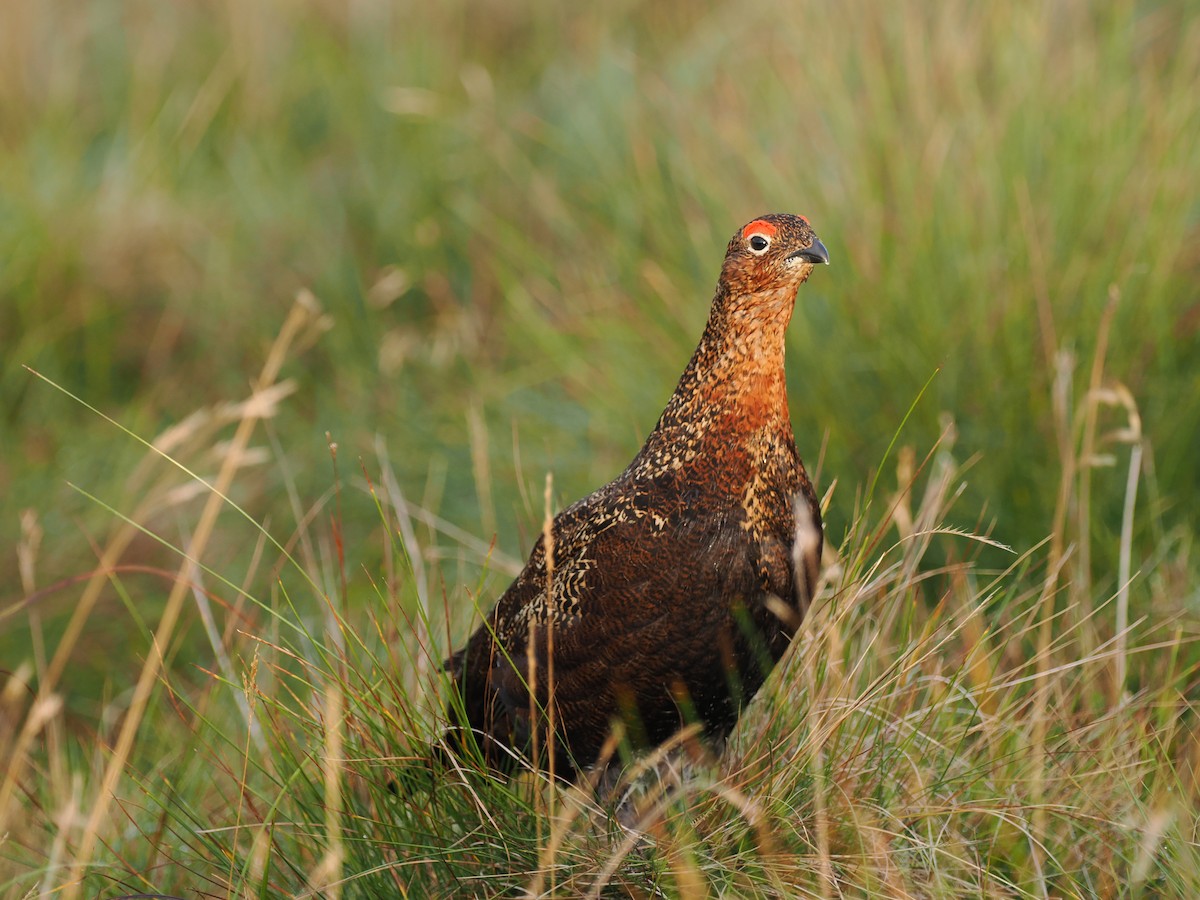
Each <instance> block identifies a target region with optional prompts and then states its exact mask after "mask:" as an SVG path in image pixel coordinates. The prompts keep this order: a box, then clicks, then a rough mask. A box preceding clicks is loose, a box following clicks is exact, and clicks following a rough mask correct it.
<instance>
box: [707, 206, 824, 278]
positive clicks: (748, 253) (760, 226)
mask: <svg viewBox="0 0 1200 900" xmlns="http://www.w3.org/2000/svg"><path fill="white" fill-rule="evenodd" d="M818 263H825V264H828V263H829V251H828V250H826V249H825V245H824V244H822V243H821V241H820V240H819V239H818V238H817V236H816V235H815V234H814V233H813V230H812V226H810V225H809V224H808V219H806V218H804V216H794V215H789V214H787V213H775V214H772V215H767V216H760V217H759V218H757V219H755V220H754V221H753V222H750V223H748V224H746V225H744V226H742V227H741V228H740V229H738V231H737V233H736V234H735V235H734V236H733V239H732V240H731V241H730V242H729V247H728V249H727V250H726V251H725V264H724V266H722V267H721V282H722V284H723V285H724V286H725V287H726V289H727V290H728V291H729V292H730V293H731V294H733V295H735V296H736V295H739V294H740V295H754V294H764V293H770V294H773V295H775V294H779V293H780V292H783V293H786V294H789V295H791V297H794V296H795V290H796V288H798V287H799V286H800V285H801V284H803V283H804V281H805V280H806V279H807V278H808V276H809V275H810V274H811V273H812V270H813V268H814V267H815V266H816V265H817V264H818ZM789 299H790V298H789Z"/></svg>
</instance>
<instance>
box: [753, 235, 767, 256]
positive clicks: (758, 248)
mask: <svg viewBox="0 0 1200 900" xmlns="http://www.w3.org/2000/svg"><path fill="white" fill-rule="evenodd" d="M770 246H771V239H770V238H767V237H763V236H762V235H761V234H752V235H750V249H751V250H753V251H754V252H755V253H764V252H766V249H767V248H768V247H770Z"/></svg>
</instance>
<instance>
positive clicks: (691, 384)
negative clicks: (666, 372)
mask: <svg viewBox="0 0 1200 900" xmlns="http://www.w3.org/2000/svg"><path fill="white" fill-rule="evenodd" d="M794 298H795V289H794V288H793V289H792V291H791V292H790V296H783V295H781V296H780V297H779V298H769V299H770V300H773V301H774V302H767V303H764V302H763V298H762V297H755V298H747V300H746V302H739V300H740V299H741V298H733V297H729V296H722V295H721V294H720V293H718V296H717V299H716V301H714V303H713V309H712V313H711V315H710V317H709V320H708V325H707V327H706V328H705V330H704V336H703V337H702V338H701V339H700V344H699V346H698V347H697V348H696V352H695V353H693V354H692V358H691V361H690V362H689V363H688V365H687V368H686V369H685V370H684V372H683V376H682V377H681V378H680V380H679V385H678V387H676V389H675V393H674V394H673V395H672V396H671V400H670V402H669V403H668V404H667V408H666V410H664V412H663V414H662V417H661V418H660V419H659V422H658V425H657V426H656V427H655V429H654V433H653V434H652V435H651V437H650V440H649V441H648V442H647V446H648V447H649V446H650V444H651V443H653V442H656V441H663V442H673V441H678V440H680V439H683V440H688V439H690V440H693V441H698V442H707V440H708V439H710V438H712V439H716V440H722V441H729V440H737V439H738V436H739V435H751V434H761V433H762V432H763V431H764V430H770V431H775V432H782V433H784V434H786V435H787V436H788V438H789V440H790V436H791V430H792V427H791V419H790V417H789V414H788V400H787V384H786V380H785V377H784V339H785V335H786V331H787V326H788V322H789V320H790V319H791V309H792V303H793V301H794ZM751 301H753V302H751Z"/></svg>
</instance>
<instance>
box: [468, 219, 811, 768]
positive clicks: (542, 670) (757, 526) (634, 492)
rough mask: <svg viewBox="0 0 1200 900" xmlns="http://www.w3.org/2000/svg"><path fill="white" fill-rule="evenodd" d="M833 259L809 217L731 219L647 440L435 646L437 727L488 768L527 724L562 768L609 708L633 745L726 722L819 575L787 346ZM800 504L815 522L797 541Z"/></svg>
mask: <svg viewBox="0 0 1200 900" xmlns="http://www.w3.org/2000/svg"><path fill="white" fill-rule="evenodd" d="M828 262H829V254H828V252H827V251H826V249H825V246H824V245H823V244H822V243H821V242H820V240H818V239H817V236H816V235H815V234H814V233H813V230H812V228H811V227H810V226H809V224H808V220H807V219H805V218H804V217H803V216H794V215H767V216H762V217H761V218H758V219H755V220H754V221H753V222H750V223H749V224H748V225H746V226H745V227H744V228H742V229H740V230H739V231H738V232H737V234H735V235H734V236H733V239H732V240H731V241H730V242H729V247H728V249H727V250H726V253H725V263H724V265H723V266H722V267H721V278H720V280H719V281H718V282H717V292H716V296H715V297H714V298H713V302H712V311H711V313H710V315H709V319H708V325H707V327H706V328H705V329H704V335H703V337H701V339H700V346H699V347H697V348H696V352H695V353H694V354H693V355H692V359H691V362H689V363H688V365H687V368H686V369H685V370H684V372H683V377H681V378H680V379H679V385H678V387H676V388H675V393H674V394H673V395H672V396H671V399H670V402H668V403H667V408H666V410H664V412H663V414H662V417H661V418H660V419H659V420H658V424H657V425H656V426H655V427H654V430H653V431H652V432H651V433H650V436H649V437H648V438H647V439H646V444H645V446H643V447H642V449H641V451H640V452H639V453H638V454H637V456H636V457H634V459H633V462H631V463H630V464H629V467H628V468H627V469H626V470H625V471H624V472H622V473H621V474H620V475H619V476H618V477H617V478H616V479H615V480H614V481H612V482H610V483H609V484H607V485H605V486H604V487H602V488H601V489H600V490H598V491H596V492H595V493H594V494H591V495H590V496H588V497H585V498H584V499H582V500H580V501H579V502H577V503H575V504H574V505H572V506H570V507H568V508H567V509H565V510H564V511H563V512H562V513H561V514H559V516H558V517H557V518H556V519H555V520H554V523H553V528H552V531H551V537H552V540H551V543H552V545H553V565H552V566H550V567H549V568H550V571H549V572H547V565H546V540H545V535H543V536H542V537H541V538H539V539H538V541H537V544H536V545H535V546H534V548H533V552H532V553H531V554H530V557H529V561H528V562H527V563H526V565H525V568H524V570H522V572H521V574H520V575H518V576H517V578H516V580H515V581H514V582H513V583H512V585H510V586H509V588H508V590H506V591H505V592H504V594H503V595H502V596H501V597H500V599H499V601H498V602H497V603H496V606H495V608H494V609H493V610H492V611H491V613H490V614H489V615H488V617H487V619H486V621H485V622H484V623H483V625H482V626H481V627H480V628H479V629H478V630H477V631H476V632H475V633H474V634H473V635H472V636H471V638H470V640H469V641H468V642H467V645H466V646H465V647H464V648H463V649H462V650H460V651H458V652H457V653H455V654H454V656H453V657H451V659H450V660H448V661H447V663H446V670H447V671H448V673H449V674H450V676H451V678H452V679H453V681H454V684H455V687H456V689H457V691H458V693H459V695H460V699H461V704H454V705H453V706H454V712H453V713H452V716H453V718H454V720H455V725H454V727H452V728H451V730H450V732H449V733H448V734H447V743H448V744H449V746H450V747H451V748H453V749H454V750H455V751H456V752H461V749H462V747H463V746H464V743H465V742H466V741H467V740H468V738H467V735H468V734H469V733H470V734H473V735H474V738H475V740H477V741H478V746H479V747H480V748H481V751H482V753H483V757H484V759H485V760H487V762H488V763H489V764H490V765H492V766H495V767H497V768H508V767H509V765H510V764H511V760H512V758H513V753H512V752H511V751H516V752H517V753H528V752H529V750H530V749H531V747H532V746H534V738H535V735H534V731H535V729H536V732H537V734H536V746H537V747H538V748H539V758H538V759H536V760H535V761H534V762H535V763H536V764H537V765H540V766H546V765H547V763H548V759H547V745H548V744H550V745H553V747H554V750H553V752H554V755H555V758H554V764H555V771H556V772H557V773H559V774H560V775H562V776H564V777H570V776H572V775H574V774H575V773H577V772H578V771H580V769H582V768H586V767H587V766H589V765H591V764H592V763H594V762H595V761H596V759H597V757H598V755H599V754H600V751H601V747H602V746H603V744H604V742H605V740H606V738H607V736H608V734H609V732H610V730H611V727H612V723H613V721H614V720H616V719H620V720H623V721H624V722H625V724H626V726H627V733H628V734H630V735H631V736H632V737H633V738H634V740H635V742H636V743H638V744H641V745H654V744H657V743H661V742H662V741H664V740H666V739H667V738H668V737H670V736H671V735H672V734H673V733H674V732H675V731H677V730H678V729H679V728H680V726H681V725H682V724H683V723H684V722H686V721H688V720H690V719H698V720H699V721H700V722H702V723H703V725H704V727H705V730H706V732H707V733H708V734H709V735H710V736H713V737H717V738H720V737H724V736H725V735H726V734H728V732H729V731H730V729H732V727H733V725H734V724H735V722H736V721H737V716H738V713H739V711H740V709H741V708H742V707H743V706H744V705H745V704H746V703H747V702H748V701H749V700H750V698H751V697H753V696H754V694H755V692H756V691H757V690H758V689H759V687H760V686H761V685H762V683H763V681H764V680H765V678H766V676H767V674H768V672H769V671H770V669H771V668H772V666H774V664H775V663H776V662H777V661H778V660H779V658H780V657H781V656H782V655H783V653H784V651H785V650H786V649H787V647H788V644H789V643H790V641H791V639H792V635H793V634H794V633H795V630H796V627H797V625H798V624H799V621H800V618H801V617H802V616H803V614H804V610H805V607H806V605H807V599H808V598H810V597H811V596H812V592H813V588H814V586H815V582H816V578H817V569H818V564H819V561H820V555H821V540H822V533H821V517H820V511H819V508H818V505H817V498H816V495H815V493H814V491H813V487H812V484H811V483H810V482H809V480H808V476H807V474H806V473H805V471H804V464H803V463H802V462H801V461H800V456H799V454H798V453H797V452H796V445H795V441H794V438H793V436H792V426H791V420H790V418H789V416H788V403H787V389H786V385H785V383H784V368H783V357H784V334H785V331H786V329H787V326H788V322H789V321H790V320H791V317H792V307H793V306H794V304H795V301H796V291H797V289H798V288H799V287H800V285H801V284H803V283H804V281H805V280H807V278H808V276H809V274H810V273H811V272H812V270H813V268H814V266H815V265H817V264H818V263H828ZM798 519H806V520H807V521H806V522H801V523H800V526H801V528H802V529H804V528H805V527H807V532H808V533H809V534H810V535H811V536H812V539H811V540H807V541H801V542H800V543H799V544H797V525H798V522H797V520H798ZM548 587H549V589H547V588H548ZM773 598H774V599H773ZM779 601H782V602H783V603H784V604H786V606H782V607H781V606H780V605H779ZM550 648H553V661H552V662H551V660H550V658H549V652H550ZM531 660H532V663H533V665H532V666H530V662H531ZM531 669H532V674H533V677H532V679H531V678H530V674H531ZM551 669H552V670H553V671H552V675H551V676H550V678H552V680H553V698H552V699H551V697H550V696H549V695H548V689H547V685H548V680H549V679H548V677H547V675H548V672H549V671H550V670H551ZM531 685H533V686H534V687H535V694H536V703H531V698H530V693H529V689H530V686H531ZM551 702H552V703H553V710H552V712H553V715H552V719H553V721H554V723H555V724H554V740H553V741H548V740H547V738H548V721H549V719H550V717H549V716H548V715H547V714H546V713H547V711H549V710H550V703H551ZM564 751H565V752H564Z"/></svg>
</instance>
